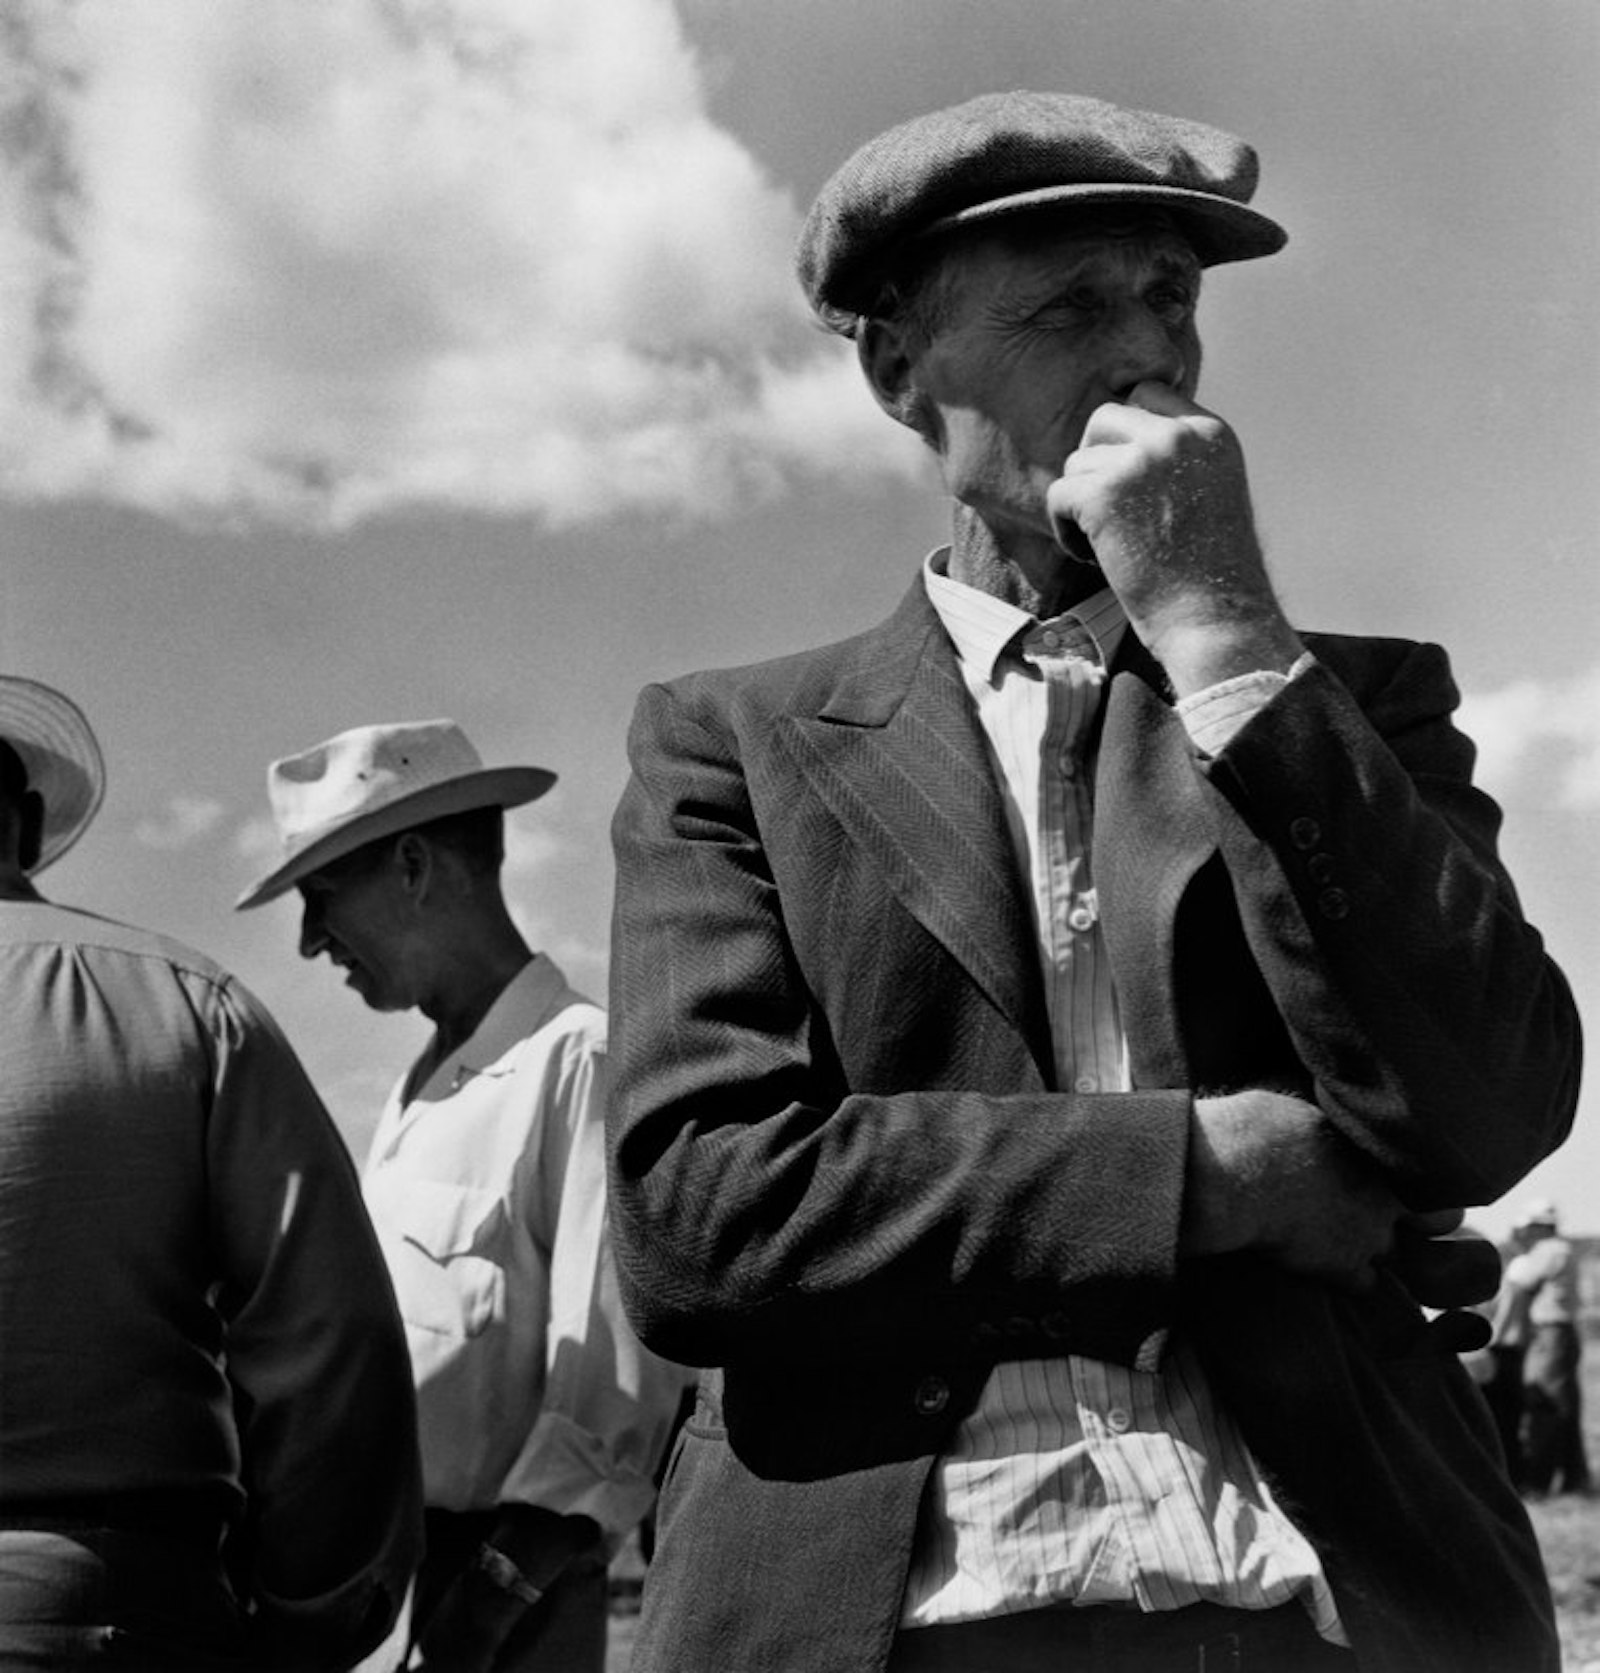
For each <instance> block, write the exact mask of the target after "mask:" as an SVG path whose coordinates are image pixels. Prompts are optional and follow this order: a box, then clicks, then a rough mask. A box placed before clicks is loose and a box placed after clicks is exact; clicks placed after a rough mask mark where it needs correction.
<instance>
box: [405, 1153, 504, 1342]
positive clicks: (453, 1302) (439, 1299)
mask: <svg viewBox="0 0 1600 1673" xmlns="http://www.w3.org/2000/svg"><path fill="white" fill-rule="evenodd" d="M390 1207H391V1209H392V1210H393V1211H394V1213H393V1219H392V1221H391V1223H392V1224H395V1225H396V1226H397V1227H398V1229H399V1238H398V1242H397V1244H395V1245H392V1247H395V1248H396V1251H397V1263H396V1270H395V1273H394V1283H395V1296H396V1299H397V1300H398V1301H399V1303H400V1313H401V1316H402V1317H403V1318H404V1320H405V1322H406V1323H407V1325H409V1326H412V1327H414V1328H416V1329H418V1330H424V1331H430V1332H433V1333H436V1334H438V1335H441V1336H449V1337H454V1338H456V1339H458V1340H459V1339H462V1338H470V1337H474V1336H479V1335H481V1334H482V1333H483V1332H484V1331H485V1330H487V1329H488V1328H489V1327H490V1325H492V1324H494V1323H496V1322H498V1321H499V1320H501V1319H503V1318H504V1317H505V1291H506V1283H505V1270H504V1267H503V1265H502V1262H501V1259H500V1252H499V1246H500V1244H501V1242H502V1241H503V1237H502V1232H503V1223H504V1214H503V1211H502V1207H501V1201H500V1198H499V1197H498V1196H497V1195H496V1194H495V1193H494V1192H493V1191H480V1190H476V1189H474V1188H473V1187H472V1186H469V1185H447V1184H443V1183H441V1182H438V1181H434V1180H425V1179H410V1180H407V1181H405V1183H404V1186H403V1187H402V1189H401V1190H400V1191H399V1192H398V1193H397V1194H396V1196H395V1197H394V1198H391V1203H390Z"/></svg>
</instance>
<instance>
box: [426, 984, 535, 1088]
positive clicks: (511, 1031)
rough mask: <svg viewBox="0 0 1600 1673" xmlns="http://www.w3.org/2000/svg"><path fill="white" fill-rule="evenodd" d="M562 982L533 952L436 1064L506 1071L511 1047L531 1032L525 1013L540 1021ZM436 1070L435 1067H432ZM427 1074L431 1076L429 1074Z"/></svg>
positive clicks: (474, 1071) (477, 1071)
mask: <svg viewBox="0 0 1600 1673" xmlns="http://www.w3.org/2000/svg"><path fill="white" fill-rule="evenodd" d="M563 986H564V984H563V982H562V978H561V973H560V971H558V970H557V969H556V967H555V965H554V964H552V963H551V961H550V960H549V959H548V958H546V957H545V955H544V954H543V953H535V954H534V955H533V957H532V958H530V959H529V960H528V962H527V963H526V964H525V965H523V967H522V968H521V970H519V971H518V972H517V974H516V975H515V976H513V977H512V978H511V980H510V981H509V982H507V983H506V985H505V986H504V987H503V988H502V989H501V990H500V993H499V996H498V997H497V998H496V1000H495V1002H494V1004H492V1005H491V1006H490V1007H489V1009H488V1011H487V1012H486V1013H485V1014H484V1017H483V1020H482V1021H481V1022H480V1023H479V1024H478V1026H477V1027H476V1028H475V1029H473V1031H472V1033H471V1035H470V1036H469V1037H468V1038H467V1039H465V1040H463V1041H462V1043H461V1044H460V1045H459V1046H457V1047H456V1049H455V1050H454V1051H453V1052H451V1053H450V1055H449V1056H448V1057H446V1058H445V1059H444V1060H443V1062H441V1064H440V1065H439V1067H440V1068H441V1069H442V1068H444V1067H445V1066H446V1065H450V1066H452V1067H453V1069H455V1070H464V1071H466V1072H468V1073H470V1074H474V1075H487V1074H494V1073H496V1072H497V1071H499V1072H509V1070H510V1069H511V1067H513V1065H511V1064H509V1063H507V1062H506V1059H507V1057H508V1055H509V1054H510V1053H511V1052H512V1050H513V1049H514V1048H515V1047H516V1046H519V1045H520V1044H521V1043H522V1041H523V1040H524V1039H526V1038H527V1036H528V1035H529V1034H530V1033H532V1032H533V1030H532V1029H531V1028H530V1027H529V1026H528V1019H529V1017H530V1016H531V1017H534V1018H536V1019H537V1021H536V1022H535V1024H534V1026H535V1027H537V1026H538V1025H539V1024H540V1023H543V1021H544V1019H545V1016H546V1014H547V1013H548V1011H549V1010H550V1008H551V1005H552V1002H553V1001H554V1000H555V999H556V998H558V997H559V995H560V993H561V991H562V988H563ZM436 1072H437V1071H436ZM430 1078H431V1077H430Z"/></svg>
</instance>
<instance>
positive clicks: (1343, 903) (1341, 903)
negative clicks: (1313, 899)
mask: <svg viewBox="0 0 1600 1673" xmlns="http://www.w3.org/2000/svg"><path fill="white" fill-rule="evenodd" d="M1317 910H1318V911H1319V912H1320V913H1321V914H1322V915H1323V917H1324V918H1348V917H1349V916H1350V897H1349V895H1347V894H1346V893H1345V892H1344V890H1343V889H1324V890H1323V891H1322V893H1321V894H1320V895H1318V896H1317Z"/></svg>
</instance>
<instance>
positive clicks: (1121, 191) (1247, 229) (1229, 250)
mask: <svg viewBox="0 0 1600 1673" xmlns="http://www.w3.org/2000/svg"><path fill="white" fill-rule="evenodd" d="M1117 203H1129V204H1136V205H1138V206H1140V207H1142V208H1164V209H1167V210H1169V211H1170V212H1171V214H1172V216H1173V218H1174V219H1175V220H1176V221H1177V222H1178V224H1179V226H1180V227H1181V228H1182V229H1183V231H1184V233H1185V235H1186V236H1187V237H1188V239H1189V241H1190V242H1191V243H1192V244H1193V245H1194V249H1195V254H1196V255H1197V256H1198V257H1199V258H1200V263H1201V265H1202V266H1203V267H1215V266H1218V265H1220V264H1221V263H1222V262H1225V261H1253V260H1254V259H1256V258H1257V257H1259V256H1270V255H1275V254H1276V253H1277V252H1278V251H1279V250H1281V249H1282V248H1283V247H1284V245H1285V244H1287V243H1288V242H1289V235H1288V233H1287V232H1285V231H1284V229H1283V228H1282V227H1281V226H1279V225H1278V223H1277V222H1276V221H1274V220H1273V219H1272V218H1271V216H1269V215H1263V214H1262V213H1261V212H1260V210H1258V209H1252V208H1251V207H1250V206H1249V205H1248V204H1244V203H1236V202H1234V201H1233V199H1231V198H1225V197H1218V196H1217V195H1216V194H1215V193H1214V192H1195V191H1189V190H1187V189H1186V188H1184V187H1182V186H1140V185H1134V184H1121V183H1114V182H1108V181H1096V182H1090V183H1084V184H1078V185H1065V186H1039V187H1036V188H1035V189H1034V190H1032V191H1027V192H1013V193H1011V194H1010V195H1009V196H1007V197H999V198H991V199H990V200H989V201H988V202H986V203H974V204H970V205H968V207H967V208H965V209H958V210H957V211H956V212H955V213H954V214H953V215H943V216H941V217H940V218H939V219H938V220H937V221H934V222H933V223H932V224H931V225H929V226H926V227H922V228H920V229H919V230H918V231H917V233H916V237H915V240H914V241H915V242H918V243H920V242H921V241H922V240H923V239H926V238H932V237H935V236H937V235H938V234H939V233H943V232H950V231H952V230H954V229H955V228H956V227H965V226H974V225H978V224H981V223H982V222H984V221H993V220H999V219H1001V218H1002V217H1004V216H1009V215H1025V214H1032V213H1037V212H1039V211H1041V210H1051V209H1057V208H1076V207H1081V206H1086V205H1100V204H1117Z"/></svg>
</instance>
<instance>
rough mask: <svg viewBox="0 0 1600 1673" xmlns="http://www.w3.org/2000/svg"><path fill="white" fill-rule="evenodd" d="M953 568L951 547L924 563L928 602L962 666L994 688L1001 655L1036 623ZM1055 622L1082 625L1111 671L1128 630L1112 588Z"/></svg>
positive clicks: (1066, 613) (1103, 663) (941, 548)
mask: <svg viewBox="0 0 1600 1673" xmlns="http://www.w3.org/2000/svg"><path fill="white" fill-rule="evenodd" d="M949 564H950V548H949V547H948V546H941V547H939V548H938V549H937V550H936V551H933V552H930V553H929V554H928V556H927V558H926V559H925V560H924V562H923V565H922V579H923V585H924V586H925V587H926V588H927V591H928V602H929V603H930V604H932V606H933V608H934V610H935V611H936V612H937V613H938V617H939V620H940V621H941V622H942V623H943V624H944V630H945V632H946V633H948V634H949V635H950V642H951V643H952V644H953V645H954V646H955V648H956V655H957V656H958V657H960V658H961V661H962V663H963V665H964V666H966V667H967V668H969V669H971V670H972V671H974V672H975V673H977V674H979V675H981V677H982V678H983V679H984V680H985V681H987V682H988V683H989V684H991V685H992V684H993V683H994V682H995V680H996V677H997V676H996V672H995V664H996V663H997V662H999V660H1000V655H1001V653H1002V652H1003V651H1004V650H1005V649H1006V647H1007V646H1008V645H1009V644H1010V643H1011V642H1012V641H1013V640H1014V639H1015V638H1016V637H1017V635H1018V634H1019V633H1020V632H1022V631H1023V630H1024V629H1026V628H1030V627H1032V626H1033V625H1034V623H1035V622H1036V620H1037V618H1036V617H1034V616H1030V615H1029V614H1028V612H1027V611H1026V610H1023V609H1019V608H1018V606H1017V605H1015V604H1008V603H1007V602H1006V601H1005V600H1004V599H1003V598H996V597H994V596H993V595H992V594H991V593H985V592H979V590H978V589H977V588H976V587H969V586H968V585H967V584H966V583H965V582H964V581H955V580H952V579H951V578H950V576H949V574H948V573H947V571H948V568H949ZM1052 620H1055V621H1072V622H1076V623H1078V625H1079V626H1080V627H1082V628H1083V630H1084V632H1086V633H1087V634H1088V635H1089V637H1090V638H1091V639H1092V640H1093V641H1094V643H1095V648H1096V649H1097V650H1098V651H1099V653H1100V661H1101V663H1102V665H1103V666H1104V667H1106V668H1108V669H1109V668H1110V667H1111V664H1112V661H1113V659H1114V658H1115V657H1116V654H1117V648H1118V646H1120V645H1121V643H1122V635H1123V634H1124V633H1125V632H1126V631H1127V627H1128V618H1127V615H1126V613H1125V612H1124V611H1123V608H1122V604H1121V602H1120V600H1119V599H1118V598H1117V595H1116V594H1115V593H1114V592H1112V590H1111V589H1110V587H1102V588H1101V589H1100V591H1099V592H1097V593H1094V594H1093V595H1091V596H1090V597H1089V598H1086V599H1084V600H1083V602H1082V603H1081V604H1075V605H1074V606H1073V607H1072V608H1071V609H1070V610H1065V611H1063V612H1062V614H1061V615H1060V616H1057V617H1053V618H1052Z"/></svg>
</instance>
